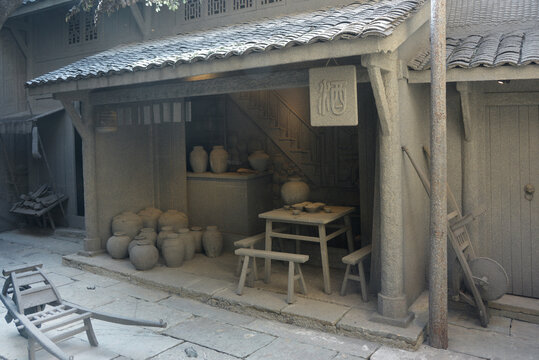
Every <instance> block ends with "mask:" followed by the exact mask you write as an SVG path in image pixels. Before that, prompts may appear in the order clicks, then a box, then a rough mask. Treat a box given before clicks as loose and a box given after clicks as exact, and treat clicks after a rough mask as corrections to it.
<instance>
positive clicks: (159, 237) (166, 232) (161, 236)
mask: <svg viewBox="0 0 539 360" xmlns="http://www.w3.org/2000/svg"><path fill="white" fill-rule="evenodd" d="M173 233H174V228H173V227H172V226H163V229H161V231H160V232H159V235H157V242H156V246H157V248H158V249H159V250H161V247H162V246H163V241H165V239H166V238H167V236H169V235H170V234H173Z"/></svg>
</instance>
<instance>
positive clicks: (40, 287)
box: [0, 264, 167, 360]
mask: <svg viewBox="0 0 539 360" xmlns="http://www.w3.org/2000/svg"><path fill="white" fill-rule="evenodd" d="M42 267H43V265H42V264H38V265H30V266H23V267H17V268H12V269H4V270H3V271H2V273H3V275H4V276H8V278H7V279H6V280H5V282H4V287H3V288H2V293H0V300H2V303H3V304H4V306H5V307H6V309H7V314H6V316H5V319H6V321H7V323H10V322H11V321H13V322H14V323H15V325H16V326H17V330H18V331H19V333H20V334H21V335H22V336H24V337H26V338H27V339H28V358H29V359H30V360H34V359H35V352H36V350H37V349H38V348H39V346H41V347H42V348H43V349H45V350H46V351H48V352H49V353H51V354H52V355H54V356H56V357H57V358H58V359H61V360H72V359H73V358H74V357H73V355H67V354H66V353H65V352H64V351H62V350H61V349H60V348H59V347H58V345H56V344H57V343H58V342H60V341H63V340H65V339H68V338H70V337H72V336H74V335H76V334H79V333H82V332H86V335H87V336H88V341H89V342H90V345H92V346H97V345H98V342H97V338H96V336H95V333H94V330H93V327H92V322H91V319H98V320H103V321H108V322H112V323H116V324H123V325H138V326H154V327H166V326H167V324H166V323H165V322H164V321H163V320H160V321H150V320H140V319H135V318H129V317H124V316H116V315H111V314H106V313H103V312H99V311H94V310H90V309H87V308H84V307H82V306H79V305H76V304H73V303H70V302H68V301H65V300H62V298H61V297H60V293H59V292H58V289H57V288H56V287H55V286H54V284H53V283H52V282H51V281H50V279H49V278H48V277H47V275H45V274H44V273H43V271H42V270H41V268H42ZM77 325H78V326H77ZM66 327H67V328H66ZM52 330H55V331H52Z"/></svg>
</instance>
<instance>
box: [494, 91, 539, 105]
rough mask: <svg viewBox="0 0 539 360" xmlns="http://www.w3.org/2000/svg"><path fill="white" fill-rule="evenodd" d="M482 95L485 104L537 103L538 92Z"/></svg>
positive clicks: (538, 98) (538, 103)
mask: <svg viewBox="0 0 539 360" xmlns="http://www.w3.org/2000/svg"><path fill="white" fill-rule="evenodd" d="M483 96H484V102H485V105H532V106H535V105H539V92H525V93H524V92H507V93H503V92H500V93H486V94H483Z"/></svg>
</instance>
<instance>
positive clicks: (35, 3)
mask: <svg viewBox="0 0 539 360" xmlns="http://www.w3.org/2000/svg"><path fill="white" fill-rule="evenodd" d="M68 3H75V0H26V1H23V4H22V6H20V7H19V8H18V9H17V10H15V11H14V12H13V14H11V15H10V16H9V17H10V18H15V17H18V16H22V15H28V14H32V13H36V12H39V11H43V10H47V9H51V8H53V7H56V6H60V5H64V4H68Z"/></svg>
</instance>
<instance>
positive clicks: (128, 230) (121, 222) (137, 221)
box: [112, 211, 142, 239]
mask: <svg viewBox="0 0 539 360" xmlns="http://www.w3.org/2000/svg"><path fill="white" fill-rule="evenodd" d="M140 229H142V219H141V218H140V217H139V216H138V215H137V214H135V213H132V212H129V211H128V212H124V213H121V214H119V215H116V216H115V217H114V218H112V233H113V234H114V233H117V232H123V233H125V234H126V235H127V236H129V238H130V239H133V238H134V237H135V236H137V235H138V233H139V231H140Z"/></svg>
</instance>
